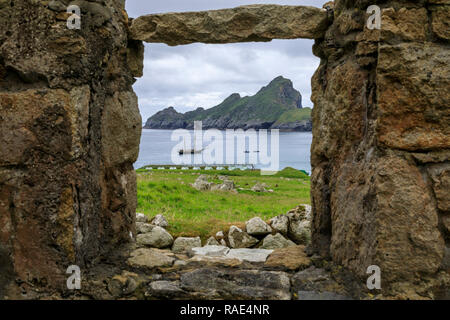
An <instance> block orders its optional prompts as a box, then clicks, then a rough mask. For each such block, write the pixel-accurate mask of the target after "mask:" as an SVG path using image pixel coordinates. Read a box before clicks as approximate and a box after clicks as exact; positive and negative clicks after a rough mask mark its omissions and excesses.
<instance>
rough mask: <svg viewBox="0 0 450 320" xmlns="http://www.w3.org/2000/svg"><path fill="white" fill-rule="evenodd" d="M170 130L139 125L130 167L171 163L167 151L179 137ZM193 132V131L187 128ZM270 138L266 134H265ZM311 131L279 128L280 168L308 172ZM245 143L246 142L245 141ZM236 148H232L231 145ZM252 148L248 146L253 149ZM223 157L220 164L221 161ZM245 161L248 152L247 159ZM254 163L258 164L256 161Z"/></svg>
mask: <svg viewBox="0 0 450 320" xmlns="http://www.w3.org/2000/svg"><path fill="white" fill-rule="evenodd" d="M172 133H173V130H152V129H143V130H142V136H141V144H140V150H139V157H138V160H137V161H136V163H135V164H134V167H135V168H136V169H138V168H141V167H143V166H145V165H171V164H173V161H172V157H171V153H172V150H173V148H174V147H175V146H176V145H177V144H179V141H172V140H171V136H172ZM190 133H191V135H192V136H193V131H190ZM222 133H223V140H224V141H223V145H224V146H225V145H226V143H225V139H226V135H225V131H222ZM269 140H270V138H269ZM311 142H312V133H311V132H280V133H279V163H280V165H279V167H280V169H284V168H286V167H292V168H295V169H299V170H304V171H306V172H308V173H311V162H310V154H311V151H310V149H311ZM247 146H248V143H247ZM235 150H236V149H235ZM253 151H254V150H249V152H253ZM224 162H225V161H223V162H221V163H220V164H225V163H224ZM246 163H249V155H247V162H246ZM255 167H257V168H260V167H262V166H260V165H258V163H256V165H255Z"/></svg>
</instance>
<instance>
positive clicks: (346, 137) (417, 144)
mask: <svg viewBox="0 0 450 320" xmlns="http://www.w3.org/2000/svg"><path fill="white" fill-rule="evenodd" d="M72 3H74V4H78V5H79V6H80V7H81V9H82V28H81V30H69V29H68V28H67V26H66V20H67V18H68V17H69V14H67V13H65V11H66V7H67V5H68V4H69V1H67V0H64V1H63V0H60V1H34V0H0V270H1V272H0V298H2V297H9V298H11V297H20V298H33V295H32V293H31V290H29V289H30V288H31V287H34V288H44V290H46V289H48V290H49V292H51V290H55V289H56V290H57V291H59V292H60V293H61V292H64V291H65V289H66V288H65V283H66V282H65V280H66V274H65V271H66V269H67V267H68V266H69V265H71V264H77V265H79V266H80V267H90V266H93V265H95V264H96V263H97V262H101V261H103V262H104V261H106V262H107V263H108V265H110V266H115V265H117V267H118V268H120V265H121V263H123V261H114V258H113V256H112V255H109V252H110V250H111V249H113V248H114V249H115V250H114V251H115V253H117V251H120V250H119V248H121V245H122V244H127V243H128V242H130V240H131V239H132V237H133V235H134V232H135V231H134V229H135V227H134V224H135V223H134V220H135V218H134V217H135V215H134V214H135V208H136V179H135V176H134V171H133V167H132V164H133V162H134V161H135V160H136V158H137V154H138V144H139V138H140V132H141V125H142V123H141V118H140V116H139V111H138V108H137V98H136V96H135V94H134V92H133V90H132V87H131V85H132V84H133V82H134V77H139V76H142V63H143V46H142V43H141V42H140V40H145V41H150V42H166V43H168V44H170V45H176V44H186V43H191V42H196V41H201V42H206V43H218V42H220V43H227V42H239V41H268V40H270V39H273V38H296V37H309V38H316V43H315V45H314V48H313V52H314V54H315V55H317V56H319V57H320V58H321V64H320V67H319V69H318V70H317V72H316V74H315V75H314V77H313V79H312V85H313V96H312V99H313V101H314V105H315V107H314V110H313V122H314V128H313V136H314V139H313V145H312V166H313V173H312V203H313V211H314V220H313V246H312V249H313V250H314V251H315V252H318V253H320V254H321V255H322V256H324V257H328V258H331V259H332V260H333V261H334V262H336V263H338V264H340V265H342V266H344V267H346V268H347V269H349V270H351V271H352V272H353V273H354V274H356V275H357V276H359V277H360V278H361V281H365V279H366V278H367V275H366V269H367V267H368V266H370V265H378V266H380V267H381V271H382V288H383V289H382V293H383V294H384V295H385V296H386V297H392V296H394V297H400V298H401V297H403V298H442V297H447V298H448V297H449V296H450V294H449V291H448V290H449V288H450V275H449V268H450V196H449V192H448V190H450V160H449V157H450V131H449V130H450V126H449V123H450V113H449V108H448V106H449V105H450V103H449V102H450V93H449V90H448V88H449V87H450V83H449V82H450V77H449V74H450V71H449V62H450V61H449V60H450V55H449V48H450V45H449V37H450V35H449V31H448V30H449V28H448V21H449V20H450V19H449V6H450V1H448V0H434V1H423V0H422V1H415V2H412V1H411V2H408V1H365V0H361V1H343V0H338V1H336V2H335V4H334V5H333V3H329V4H328V5H327V8H328V9H329V10H328V12H326V11H324V10H319V9H311V8H307V7H290V8H286V7H283V6H251V7H241V8H240V9H239V8H238V9H230V10H219V12H217V11H214V12H213V13H196V14H179V15H178V14H168V15H151V16H147V17H142V18H139V19H136V22H131V21H128V18H127V15H126V12H125V11H124V1H123V0H103V1H73V2H72ZM377 3H378V4H379V5H380V7H382V9H383V14H382V30H368V29H367V28H365V27H364V26H365V22H366V19H367V14H366V13H365V11H366V8H367V7H368V6H369V5H372V4H377ZM333 7H334V11H333V10H332V9H333ZM261 12H263V13H264V15H262V14H261ZM183 17H186V18H187V19H188V18H195V19H194V20H195V22H196V24H195V25H189V27H192V28H193V29H192V30H191V31H189V32H188V33H185V32H184V33H183V32H182V31H183V30H185V28H184V26H187V25H186V23H185V21H184V20H183ZM305 17H312V18H311V20H308V19H305ZM300 18H301V21H302V25H301V26H300V25H299V27H298V28H295V27H293V26H295V25H296V24H297V23H296V21H298V19H300ZM214 19H217V21H215V20H214ZM221 19H222V20H221ZM330 19H331V20H330ZM183 21H184V22H183ZM221 21H222V22H223V23H222V22H221ZM281 22H284V23H281ZM226 23H229V24H228V25H226V26H227V27H226V28H225V29H224V30H225V31H226V32H225V31H224V32H222V31H221V32H217V30H219V31H220V30H222V29H220V28H219V29H218V27H220V26H222V27H223V24H226ZM305 23H306V24H305ZM180 30H181V31H180ZM189 30H190V29H189ZM196 30H197V31H200V32H197V31H196ZM185 31H186V30H185ZM214 31H216V32H214ZM191 32H192V34H191ZM129 34H131V35H132V36H130V37H129V36H128V35H129ZM114 256H120V254H118V255H114ZM87 269H88V270H89V268H87ZM90 270H95V269H90ZM92 272H93V273H94V274H93V276H92V278H94V279H95V276H96V275H95V272H96V271H92ZM94 282H95V281H94ZM93 286H94V287H95V284H93ZM94 290H95V289H94ZM63 296H64V295H63Z"/></svg>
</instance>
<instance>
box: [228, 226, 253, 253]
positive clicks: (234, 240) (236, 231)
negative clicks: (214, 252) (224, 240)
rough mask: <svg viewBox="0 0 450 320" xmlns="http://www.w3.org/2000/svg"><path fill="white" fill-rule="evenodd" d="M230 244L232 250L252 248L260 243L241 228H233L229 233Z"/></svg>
mask: <svg viewBox="0 0 450 320" xmlns="http://www.w3.org/2000/svg"><path fill="white" fill-rule="evenodd" d="M228 242H229V243H230V246H231V247H232V248H251V247H253V246H254V245H256V244H257V243H258V242H259V241H258V239H256V238H254V237H252V236H250V235H249V234H248V233H247V232H244V231H242V230H241V229H240V228H238V227H236V226H231V228H230V231H228Z"/></svg>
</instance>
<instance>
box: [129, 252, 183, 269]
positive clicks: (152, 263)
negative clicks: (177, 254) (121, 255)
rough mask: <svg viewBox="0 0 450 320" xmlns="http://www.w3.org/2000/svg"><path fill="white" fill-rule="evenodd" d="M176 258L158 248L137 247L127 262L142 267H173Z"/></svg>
mask: <svg viewBox="0 0 450 320" xmlns="http://www.w3.org/2000/svg"><path fill="white" fill-rule="evenodd" d="M174 261H175V258H173V257H171V256H170V255H168V254H164V253H163V252H162V251H160V250H157V249H145V248H141V249H137V250H136V251H133V252H132V253H131V255H130V258H129V259H128V261H127V263H128V265H130V266H131V267H134V268H140V269H154V268H158V267H171V266H172V264H173V262H174Z"/></svg>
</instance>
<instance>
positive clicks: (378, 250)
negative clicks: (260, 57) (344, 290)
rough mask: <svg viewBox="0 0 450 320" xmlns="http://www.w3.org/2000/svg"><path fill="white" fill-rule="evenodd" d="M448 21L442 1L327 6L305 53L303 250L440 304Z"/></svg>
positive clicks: (448, 278)
mask: <svg viewBox="0 0 450 320" xmlns="http://www.w3.org/2000/svg"><path fill="white" fill-rule="evenodd" d="M377 3H378V5H379V6H380V7H381V8H382V27H381V30H369V29H367V28H365V23H366V20H367V18H368V15H367V14H366V9H367V7H368V6H369V5H372V4H377ZM449 20H450V1H446V0H442V1H439V0H435V1H411V2H407V1H355V2H354V1H343V0H340V1H335V4H334V21H333V24H332V25H331V26H330V27H329V29H328V30H327V32H326V35H325V37H324V39H318V40H316V43H315V45H314V49H313V51H314V54H315V55H317V56H319V57H320V58H321V64H320V67H319V69H318V70H317V72H316V73H315V75H314V77H313V80H312V86H313V95H312V100H313V102H314V109H313V127H314V128H313V145H312V167H313V173H312V202H313V211H314V221H313V225H314V226H313V243H314V249H315V251H316V252H320V253H321V254H322V255H324V256H329V257H331V258H332V259H333V260H334V261H335V262H337V263H339V264H341V265H343V266H345V267H347V268H349V269H350V270H352V271H353V272H354V273H356V274H357V275H359V276H360V277H361V278H367V277H368V275H367V274H366V270H367V267H368V266H370V265H378V266H379V267H380V268H381V272H382V292H383V293H384V294H385V295H393V296H396V297H404V298H406V297H408V298H443V297H447V298H449V297H450V295H449V288H450V269H449V268H450V224H449V221H450V194H449V190H450V159H449V158H450V125H449V124H450V109H449V106H450V91H449V90H448V88H450V67H449V65H450V54H449V52H450V51H449V49H450V44H449V40H450V34H449V26H448V21H449Z"/></svg>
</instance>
